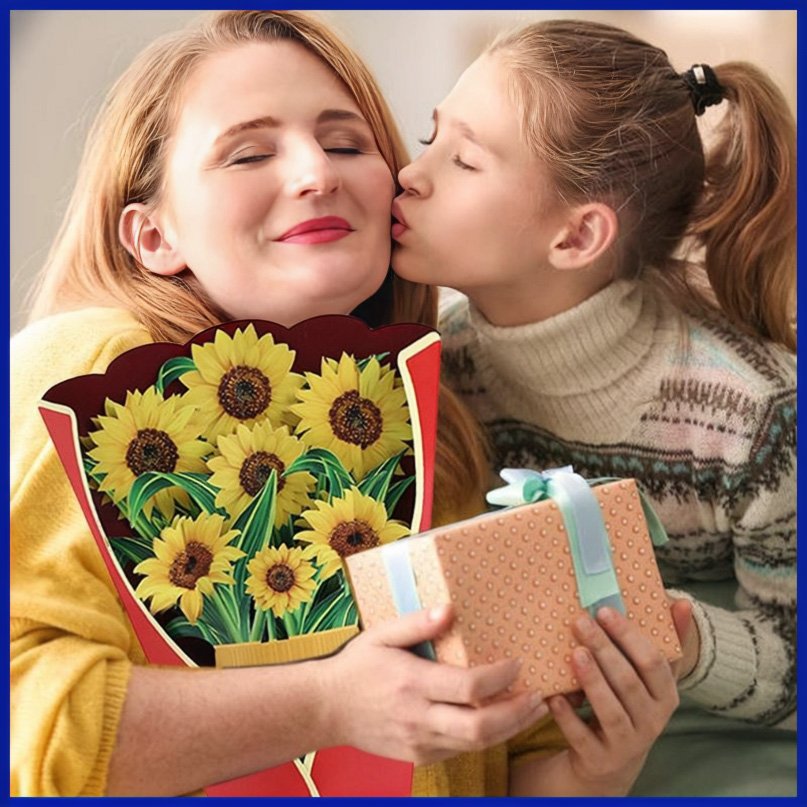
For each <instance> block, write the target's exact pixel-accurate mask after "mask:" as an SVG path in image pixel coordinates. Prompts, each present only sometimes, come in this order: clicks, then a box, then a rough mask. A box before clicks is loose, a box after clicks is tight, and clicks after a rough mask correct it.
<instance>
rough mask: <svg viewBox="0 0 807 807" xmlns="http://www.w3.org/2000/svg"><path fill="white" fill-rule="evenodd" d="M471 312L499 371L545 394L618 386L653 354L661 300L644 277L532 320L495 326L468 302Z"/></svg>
mask: <svg viewBox="0 0 807 807" xmlns="http://www.w3.org/2000/svg"><path fill="white" fill-rule="evenodd" d="M470 316H471V322H472V324H473V327H474V329H475V331H476V333H477V338H478V339H479V341H480V343H481V345H482V346H483V347H484V350H485V351H486V352H487V354H488V356H489V358H490V362H491V364H492V365H493V366H494V367H495V368H496V373H497V375H499V376H500V377H502V379H503V380H506V381H507V383H509V384H515V385H516V386H518V387H521V388H522V389H524V388H525V387H529V388H531V389H532V390H533V391H534V392H535V393H537V394H539V395H541V396H571V395H577V394H580V393H591V392H597V391H603V392H604V391H606V389H607V390H614V385H615V384H616V383H617V382H618V381H620V379H624V378H625V376H627V375H628V374H631V372H632V371H633V370H635V369H636V368H637V367H638V366H639V365H641V364H643V363H644V362H645V361H646V360H647V359H648V357H649V354H650V351H651V348H652V347H653V343H654V339H655V337H656V333H655V332H656V329H657V326H658V320H659V311H658V306H657V301H656V300H655V298H654V297H653V295H651V294H649V293H647V290H646V289H644V287H643V286H642V284H641V283H639V282H636V281H628V280H617V281H614V282H613V283H611V284H610V285H608V286H606V287H605V288H604V289H603V290H602V291H600V292H598V293H597V294H595V295H593V296H592V297H589V298H588V299H587V300H585V301H584V302H582V303H580V305H577V306H575V307H574V308H572V309H570V310H568V311H564V312H563V313H561V314H557V315H556V316H554V317H550V318H549V319H546V320H543V321H541V322H535V323H531V324H528V325H518V326H514V327H497V326H495V325H491V324H490V322H488V321H487V320H486V319H485V318H484V316H483V315H482V313H481V312H480V311H479V310H478V309H477V308H476V307H475V306H474V305H473V304H471V305H470Z"/></svg>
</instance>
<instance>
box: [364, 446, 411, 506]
mask: <svg viewBox="0 0 807 807" xmlns="http://www.w3.org/2000/svg"><path fill="white" fill-rule="evenodd" d="M403 455H404V452H403V451H401V452H399V453H398V454H396V455H395V456H394V457H389V458H388V459H386V460H384V462H382V463H381V465H378V466H376V467H375V468H373V470H372V471H370V472H369V473H368V474H367V475H366V476H365V477H364V479H362V481H361V482H360V483H359V490H360V491H361V492H362V493H363V494H364V495H365V496H370V497H372V498H373V499H375V500H376V501H379V502H383V501H384V499H385V498H386V495H387V490H388V489H389V484H390V482H391V481H392V475H393V474H394V473H395V469H396V468H397V467H398V464H399V463H400V461H401V457H403Z"/></svg>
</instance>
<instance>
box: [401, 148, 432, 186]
mask: <svg viewBox="0 0 807 807" xmlns="http://www.w3.org/2000/svg"><path fill="white" fill-rule="evenodd" d="M423 169H424V166H423V155H422V154H421V155H420V157H417V158H416V159H414V160H412V162H411V163H409V165H406V166H404V167H403V168H402V169H401V170H400V171H399V172H398V183H399V184H400V186H401V187H402V188H403V189H404V190H405V191H406V192H407V193H408V194H411V195H412V196H424V195H426V194H427V193H428V189H429V182H428V179H427V176H426V172H425V171H424V170H423Z"/></svg>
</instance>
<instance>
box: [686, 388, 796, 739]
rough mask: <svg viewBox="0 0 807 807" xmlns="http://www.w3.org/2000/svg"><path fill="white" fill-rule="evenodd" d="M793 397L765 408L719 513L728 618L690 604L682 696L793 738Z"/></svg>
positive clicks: (715, 609) (786, 395)
mask: <svg viewBox="0 0 807 807" xmlns="http://www.w3.org/2000/svg"><path fill="white" fill-rule="evenodd" d="M795 414H796V403H795V391H794V390H790V391H788V392H785V393H782V394H781V395H779V396H777V397H776V399H775V400H773V401H771V402H770V403H769V405H768V406H767V408H766V410H765V412H764V416H763V417H762V418H761V420H760V424H759V428H758V430H757V433H756V437H755V439H754V441H753V443H752V446H751V452H750V456H749V461H748V464H747V468H748V471H747V474H746V475H745V478H744V479H741V480H740V482H739V484H738V487H737V491H736V495H735V496H734V497H733V499H732V502H733V507H732V508H731V510H730V512H728V513H727V516H728V520H729V526H730V529H731V532H732V536H733V555H734V571H735V574H736V577H737V581H738V584H739V585H738V594H737V598H736V600H737V601H736V604H737V606H738V608H739V610H737V611H731V612H730V611H727V610H725V609H722V608H718V607H715V606H712V605H709V604H704V603H697V604H696V607H695V609H694V615H695V620H696V624H697V626H698V629H699V631H700V635H701V655H700V659H699V661H698V664H697V666H696V667H695V669H694V670H693V671H692V673H691V674H690V675H689V676H687V678H686V679H684V680H683V681H682V682H681V687H680V688H681V691H682V692H686V694H687V696H688V697H690V698H691V699H692V700H694V701H696V702H697V703H699V704H701V705H702V706H703V707H704V708H706V709H708V710H710V711H713V712H716V713H720V714H723V715H725V716H726V717H733V718H738V719H742V720H749V721H753V722H755V723H761V724H765V725H770V726H778V727H782V728H795V709H796V433H795V429H796V426H795V423H796V420H795Z"/></svg>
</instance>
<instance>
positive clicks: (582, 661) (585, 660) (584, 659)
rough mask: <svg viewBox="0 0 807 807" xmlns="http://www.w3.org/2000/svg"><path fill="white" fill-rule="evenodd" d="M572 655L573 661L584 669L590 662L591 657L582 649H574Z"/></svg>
mask: <svg viewBox="0 0 807 807" xmlns="http://www.w3.org/2000/svg"><path fill="white" fill-rule="evenodd" d="M573 653H574V660H575V661H576V662H577V663H578V664H579V665H580V666H581V667H585V666H586V665H587V664H589V663H590V662H591V656H590V655H589V652H588V650H586V649H585V648H584V647H576V648H575V649H574V651H573Z"/></svg>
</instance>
